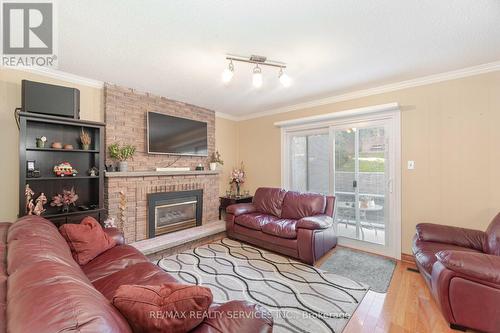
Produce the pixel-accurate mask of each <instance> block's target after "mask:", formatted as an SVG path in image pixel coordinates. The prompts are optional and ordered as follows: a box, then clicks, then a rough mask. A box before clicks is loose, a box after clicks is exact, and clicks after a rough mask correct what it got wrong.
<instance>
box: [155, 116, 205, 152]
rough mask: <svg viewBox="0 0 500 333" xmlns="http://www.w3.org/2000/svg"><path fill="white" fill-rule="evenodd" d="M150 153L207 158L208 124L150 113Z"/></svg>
mask: <svg viewBox="0 0 500 333" xmlns="http://www.w3.org/2000/svg"><path fill="white" fill-rule="evenodd" d="M147 121H148V130H147V140H148V153H150V154H171V155H192V156H207V155H208V140H207V123H205V122H202V121H196V120H191V119H185V118H180V117H174V116H169V115H166V114H162V113H158V112H148V120H147Z"/></svg>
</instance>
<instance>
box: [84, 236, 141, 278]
mask: <svg viewBox="0 0 500 333" xmlns="http://www.w3.org/2000/svg"><path fill="white" fill-rule="evenodd" d="M141 262H149V260H148V258H147V257H146V256H145V255H144V254H142V253H141V252H140V251H139V250H137V249H136V248H135V247H132V246H129V245H118V246H115V247H113V248H111V249H109V250H107V251H106V252H104V253H102V254H101V255H99V256H98V257H97V258H95V259H94V260H91V261H89V263H88V264H86V265H83V266H81V267H82V269H83V272H84V273H85V275H87V277H88V278H89V280H90V282H92V283H95V281H97V280H99V279H102V278H103V277H106V276H108V275H111V274H113V273H115V272H117V271H120V270H122V269H124V268H127V267H128V266H132V265H135V264H138V263H141Z"/></svg>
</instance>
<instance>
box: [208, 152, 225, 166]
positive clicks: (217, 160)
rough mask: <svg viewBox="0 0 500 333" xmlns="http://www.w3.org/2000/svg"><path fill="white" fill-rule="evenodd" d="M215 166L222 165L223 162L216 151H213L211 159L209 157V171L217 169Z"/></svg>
mask: <svg viewBox="0 0 500 333" xmlns="http://www.w3.org/2000/svg"><path fill="white" fill-rule="evenodd" d="M217 164H220V165H224V161H223V160H222V159H221V156H220V153H219V151H218V150H216V151H214V152H213V153H212V157H210V170H212V171H215V170H216V169H217Z"/></svg>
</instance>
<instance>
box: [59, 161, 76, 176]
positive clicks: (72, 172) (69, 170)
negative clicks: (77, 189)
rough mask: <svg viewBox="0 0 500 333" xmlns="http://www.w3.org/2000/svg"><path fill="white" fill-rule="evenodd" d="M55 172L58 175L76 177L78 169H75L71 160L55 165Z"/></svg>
mask: <svg viewBox="0 0 500 333" xmlns="http://www.w3.org/2000/svg"><path fill="white" fill-rule="evenodd" d="M54 173H55V174H56V176H58V177H64V176H73V177H76V175H77V174H78V170H76V169H74V168H73V167H72V166H71V164H69V162H62V163H60V164H58V165H56V166H54Z"/></svg>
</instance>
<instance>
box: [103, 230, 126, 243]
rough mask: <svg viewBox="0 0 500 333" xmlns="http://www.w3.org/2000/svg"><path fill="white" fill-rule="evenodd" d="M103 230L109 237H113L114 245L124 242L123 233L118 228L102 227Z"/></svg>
mask: <svg viewBox="0 0 500 333" xmlns="http://www.w3.org/2000/svg"><path fill="white" fill-rule="evenodd" d="M103 230H104V232H105V233H106V234H107V235H108V237H109V238H112V239H114V241H115V243H116V245H123V244H125V238H124V237H123V233H122V232H121V231H120V230H118V228H104V229H103Z"/></svg>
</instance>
